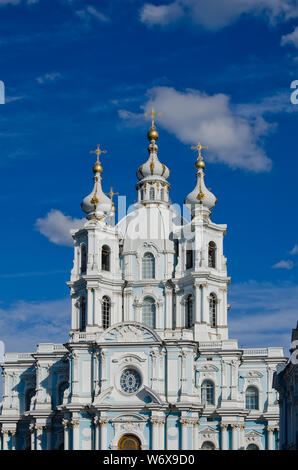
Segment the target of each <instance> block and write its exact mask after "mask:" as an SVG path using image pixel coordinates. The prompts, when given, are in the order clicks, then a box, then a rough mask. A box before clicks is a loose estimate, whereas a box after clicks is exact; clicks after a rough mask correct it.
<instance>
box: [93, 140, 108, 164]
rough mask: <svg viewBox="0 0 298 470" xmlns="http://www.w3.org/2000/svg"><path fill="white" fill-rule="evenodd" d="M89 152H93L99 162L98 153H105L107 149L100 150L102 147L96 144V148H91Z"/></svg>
mask: <svg viewBox="0 0 298 470" xmlns="http://www.w3.org/2000/svg"><path fill="white" fill-rule="evenodd" d="M90 153H95V154H96V156H97V161H98V162H99V157H100V155H101V154H102V153H107V151H106V150H102V149H101V148H100V145H99V144H97V149H96V150H91V151H90Z"/></svg>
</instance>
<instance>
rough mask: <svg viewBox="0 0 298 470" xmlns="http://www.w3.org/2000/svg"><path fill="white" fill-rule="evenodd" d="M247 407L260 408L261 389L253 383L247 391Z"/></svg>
mask: <svg viewBox="0 0 298 470" xmlns="http://www.w3.org/2000/svg"><path fill="white" fill-rule="evenodd" d="M245 408H246V409H247V410H258V409H259V390H258V389H257V387H254V386H253V385H250V386H249V387H247V389H246V391H245Z"/></svg>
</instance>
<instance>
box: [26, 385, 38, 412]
mask: <svg viewBox="0 0 298 470" xmlns="http://www.w3.org/2000/svg"><path fill="white" fill-rule="evenodd" d="M35 393H36V390H35V388H28V389H27V390H26V392H25V410H24V411H30V406H31V400H32V398H33V397H34V395H35Z"/></svg>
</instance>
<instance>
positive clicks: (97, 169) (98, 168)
mask: <svg viewBox="0 0 298 470" xmlns="http://www.w3.org/2000/svg"><path fill="white" fill-rule="evenodd" d="M90 153H91V154H95V155H96V157H97V159H96V162H95V165H94V167H93V172H94V173H102V172H103V169H102V166H101V162H100V161H99V157H100V155H101V154H102V153H107V151H106V150H102V149H101V148H100V144H97V148H96V150H91V151H90Z"/></svg>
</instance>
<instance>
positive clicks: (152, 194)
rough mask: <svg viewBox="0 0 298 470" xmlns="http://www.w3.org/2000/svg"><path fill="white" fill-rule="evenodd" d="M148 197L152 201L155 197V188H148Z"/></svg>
mask: <svg viewBox="0 0 298 470" xmlns="http://www.w3.org/2000/svg"><path fill="white" fill-rule="evenodd" d="M149 199H151V200H152V201H154V199H155V190H154V188H150V192H149Z"/></svg>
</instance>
